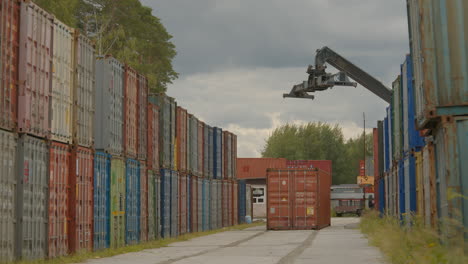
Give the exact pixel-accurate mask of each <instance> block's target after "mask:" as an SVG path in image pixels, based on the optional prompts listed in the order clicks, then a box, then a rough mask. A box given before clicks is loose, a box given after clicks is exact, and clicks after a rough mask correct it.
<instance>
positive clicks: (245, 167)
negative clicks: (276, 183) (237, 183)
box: [237, 158, 286, 179]
mask: <svg viewBox="0 0 468 264" xmlns="http://www.w3.org/2000/svg"><path fill="white" fill-rule="evenodd" d="M284 168H286V159H283V158H279V159H274V158H238V159H237V178H238V179H259V178H260V179H263V178H266V175H267V169H284Z"/></svg>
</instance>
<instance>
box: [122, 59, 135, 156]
mask: <svg viewBox="0 0 468 264" xmlns="http://www.w3.org/2000/svg"><path fill="white" fill-rule="evenodd" d="M137 104H138V77H137V72H136V71H135V70H134V69H132V68H130V67H129V66H125V74H124V152H125V155H126V156H127V157H129V158H136V157H137V141H138V125H137V120H138V106H137Z"/></svg>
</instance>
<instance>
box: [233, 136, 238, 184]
mask: <svg viewBox="0 0 468 264" xmlns="http://www.w3.org/2000/svg"><path fill="white" fill-rule="evenodd" d="M232 179H233V180H237V135H235V134H232Z"/></svg>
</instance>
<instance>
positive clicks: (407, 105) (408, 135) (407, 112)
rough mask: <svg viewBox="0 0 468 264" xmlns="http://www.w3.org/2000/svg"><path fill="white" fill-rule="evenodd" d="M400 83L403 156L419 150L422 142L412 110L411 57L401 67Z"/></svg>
mask: <svg viewBox="0 0 468 264" xmlns="http://www.w3.org/2000/svg"><path fill="white" fill-rule="evenodd" d="M401 76H402V78H401V80H402V81H401V83H402V106H403V107H402V108H403V109H402V110H403V111H402V114H403V119H402V120H403V152H404V153H403V154H407V153H408V152H411V151H415V150H420V149H421V147H423V146H424V140H423V138H422V137H421V136H420V135H419V131H417V130H416V124H415V110H414V86H413V81H414V78H413V64H412V60H411V56H409V55H407V56H406V60H405V62H404V63H403V65H402V66H401Z"/></svg>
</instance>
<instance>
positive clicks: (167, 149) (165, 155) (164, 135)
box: [149, 94, 175, 169]
mask: <svg viewBox="0 0 468 264" xmlns="http://www.w3.org/2000/svg"><path fill="white" fill-rule="evenodd" d="M149 101H150V102H151V103H153V104H155V105H157V106H158V107H159V164H160V167H161V168H164V169H172V168H174V165H175V162H174V160H173V153H174V151H173V150H174V148H173V146H174V139H175V131H173V128H174V129H175V124H174V126H172V123H171V122H172V121H171V120H172V119H171V118H172V108H173V107H174V106H175V101H174V98H171V97H169V96H166V95H165V94H158V95H155V96H151V97H150V98H149ZM174 117H175V115H174Z"/></svg>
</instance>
